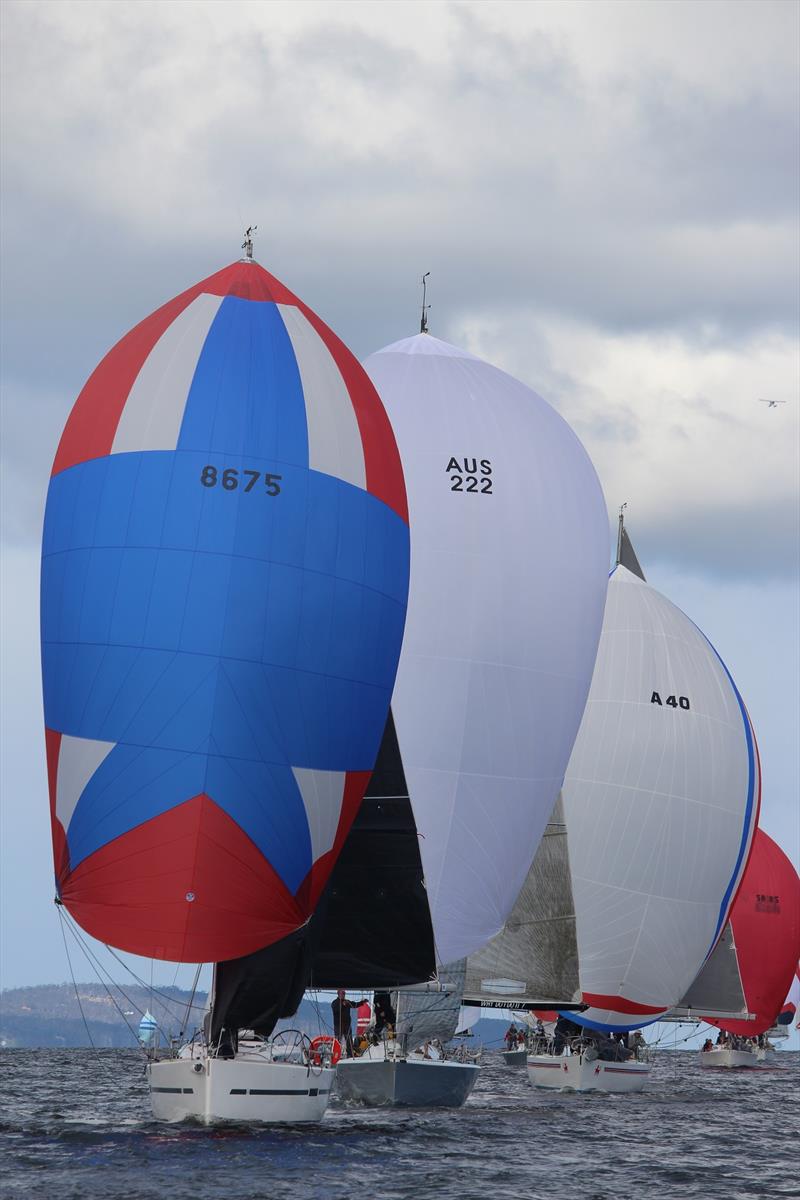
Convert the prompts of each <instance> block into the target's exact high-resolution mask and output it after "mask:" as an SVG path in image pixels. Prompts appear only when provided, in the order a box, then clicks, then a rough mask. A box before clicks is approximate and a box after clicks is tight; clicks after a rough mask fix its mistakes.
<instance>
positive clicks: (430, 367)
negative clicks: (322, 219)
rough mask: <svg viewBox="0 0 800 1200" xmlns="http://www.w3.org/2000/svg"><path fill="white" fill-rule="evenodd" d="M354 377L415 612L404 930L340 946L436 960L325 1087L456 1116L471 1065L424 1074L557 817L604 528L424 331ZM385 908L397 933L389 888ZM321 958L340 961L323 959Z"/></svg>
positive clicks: (472, 371)
mask: <svg viewBox="0 0 800 1200" xmlns="http://www.w3.org/2000/svg"><path fill="white" fill-rule="evenodd" d="M364 365H365V368H366V370H367V373H368V374H369V376H370V378H371V379H372V381H373V383H374V384H375V386H376V388H377V390H378V392H379V394H380V396H381V399H382V401H383V404H384V406H385V408H386V411H387V413H388V415H389V419H390V421H391V424H392V429H393V431H394V434H395V437H396V439H397V444H398V448H399V452H400V457H401V460H402V464H403V473H404V477H405V481H406V488H407V492H408V502H409V519H410V526H411V530H412V542H411V577H410V588H409V603H408V613H407V618H406V630H405V636H404V640H403V648H402V652H401V658H400V664H399V667H398V674H397V680H396V683H395V688H394V692H393V695H392V704H391V714H392V730H391V736H392V738H393V746H392V752H393V755H394V756H395V768H396V769H395V773H394V779H395V783H394V785H393V786H394V787H395V789H399V790H394V791H391V790H390V791H388V792H386V793H385V795H386V803H387V804H394V803H397V802H398V801H396V800H395V799H394V797H396V796H401V797H402V801H401V802H402V803H404V804H407V808H406V809H405V812H406V814H407V816H408V817H409V819H410V822H411V828H412V829H413V838H414V841H415V843H416V847H417V851H416V852H417V853H418V855H419V860H418V868H417V869H418V874H417V875H416V876H413V877H412V876H410V877H409V890H410V896H411V901H410V902H411V905H412V911H413V920H410V921H407V922H406V933H405V935H404V936H401V937H399V938H398V937H395V936H393V934H392V932H391V929H392V925H391V923H390V924H389V925H388V926H385V927H383V928H382V927H381V925H377V927H376V925H375V923H372V922H371V921H370V917H371V914H370V913H369V912H367V913H364V912H361V913H360V914H359V930H358V933H357V934H356V932H355V930H353V929H352V928H351V930H350V934H349V936H350V940H351V941H352V940H356V939H357V940H358V941H361V939H362V936H363V938H364V940H365V942H366V944H367V945H368V946H369V948H370V953H371V954H373V955H374V958H373V962H374V971H375V975H376V976H377V974H378V970H379V969H380V970H381V973H382V978H385V977H386V975H387V974H391V970H388V971H384V970H383V964H388V966H389V968H391V960H392V957H393V956H394V955H395V953H396V954H397V955H398V956H400V958H401V959H402V958H403V957H404V956H406V955H407V952H408V946H409V944H410V943H411V944H418V945H419V946H420V947H424V946H430V947H432V949H433V953H434V963H433V969H432V971H431V972H430V973H429V974H428V975H419V976H418V982H417V984H416V985H413V984H412V986H411V990H409V991H408V992H405V993H403V992H401V993H400V995H399V997H398V1026H397V1034H398V1037H397V1039H396V1041H395V1042H393V1043H390V1044H387V1045H381V1046H377V1047H374V1048H373V1050H372V1051H371V1052H370V1053H369V1054H368V1055H364V1056H362V1057H360V1058H353V1059H347V1060H344V1059H343V1060H342V1061H341V1062H340V1064H339V1067H338V1076H337V1080H338V1082H337V1086H338V1088H339V1090H340V1091H341V1093H342V1094H343V1095H345V1096H347V1097H348V1098H351V1099H353V1100H360V1101H361V1102H365V1103H371V1104H376V1103H387V1104H392V1103H408V1104H412V1103H420V1104H434V1103H444V1104H453V1103H462V1102H463V1099H464V1098H465V1097H466V1095H467V1093H468V1090H469V1088H470V1087H471V1086H472V1084H473V1083H474V1080H475V1078H476V1077H477V1068H476V1067H475V1065H474V1064H472V1063H461V1064H454V1065H453V1066H452V1067H451V1066H450V1065H448V1062H449V1060H447V1059H442V1058H441V1057H440V1058H438V1059H434V1058H433V1057H431V1044H432V1042H434V1041H439V1042H441V1043H444V1042H446V1041H447V1039H448V1038H450V1037H452V1035H453V1033H454V1032H455V1028H456V1025H457V1023H458V1018H459V1011H460V1005H461V995H460V992H461V986H462V985H461V983H460V980H461V979H462V978H463V977H464V970H465V966H464V960H465V959H467V957H468V956H469V955H470V954H472V953H473V952H474V951H476V950H477V949H479V947H480V946H482V945H483V944H485V943H486V942H488V941H490V940H491V938H493V937H494V936H495V935H496V934H497V933H498V932H499V931H500V930H501V929H502V927H503V925H504V923H505V921H506V918H507V917H508V914H509V912H510V910H511V908H512V906H513V904H514V901H515V899H516V897H517V895H518V893H519V891H520V889H521V887H522V884H523V882H524V880H525V877H526V875H527V873H528V870H529V868H530V865H531V862H532V860H533V857H534V854H535V852H536V849H537V846H538V843H539V840H540V838H541V835H542V833H543V831H544V829H545V826H546V824H547V822H548V819H549V817H550V814H551V812H552V808H553V804H554V802H555V799H556V796H557V794H558V789H559V786H560V784H561V780H562V778H563V774H564V769H565V767H566V763H567V760H568V757H569V752H570V749H571V746H572V742H573V739H574V737H575V733H576V731H577V728H578V724H579V722H580V717H581V713H582V711H583V707H584V704H585V700H586V695H587V693H588V688H589V682H590V679H591V672H592V666H593V663H594V658H595V654H596V648H597V639H598V637H599V633H600V627H601V623H602V614H603V605H604V600H605V591H606V587H607V558H606V554H607V546H608V526H607V517H606V510H605V503H604V500H603V496H602V492H601V489H600V485H599V482H598V480H597V476H596V474H595V472H594V468H593V467H592V465H591V463H590V461H589V458H588V456H587V455H586V453H585V451H584V449H583V447H582V446H581V444H580V442H579V441H578V439H577V438H576V436H575V435H574V433H573V432H572V430H571V429H570V428H569V427H568V426H567V424H566V423H565V422H564V421H563V420H562V418H561V417H559V416H558V414H557V413H556V412H555V411H554V410H553V409H552V408H551V407H550V406H549V405H548V404H546V403H545V401H543V400H542V399H541V398H540V397H539V396H537V395H536V394H535V393H534V392H532V391H531V390H530V389H529V388H527V387H525V386H524V385H523V384H522V383H520V382H518V381H517V380H515V379H513V378H511V377H510V376H509V375H507V374H506V373H505V372H503V371H500V370H498V369H497V368H496V367H493V366H491V365H490V364H489V363H486V362H484V361H482V360H481V359H479V358H477V357H475V356H474V355H472V354H470V353H468V352H467V351H465V350H462V349H460V348H458V347H456V346H453V345H450V344H449V343H446V342H444V341H442V340H440V339H438V338H436V337H434V336H433V335H432V334H430V333H428V332H427V331H425V329H424V321H423V329H422V330H421V331H420V333H419V334H417V335H416V336H413V337H410V338H407V339H404V340H402V341H399V342H396V343H393V344H392V345H390V346H387V347H385V349H383V350H381V351H378V352H377V353H376V354H373V355H371V356H370V357H369V358H368V359H367V360H366V362H365V364H364ZM374 803H375V804H380V803H381V801H380V798H379V797H377V796H376V797H375V800H374ZM344 869H345V864H344V861H343V862H342V873H344ZM376 874H377V877H378V879H379V878H380V872H377V873H376ZM362 878H363V876H362ZM331 886H332V889H334V890H335V889H336V888H337V886H338V882H337V877H334V879H333V880H332V885H331ZM392 905H393V906H394V907H395V908H396V909H398V910H399V911H398V913H397V914H396V916H397V918H398V920H400V921H403V920H404V917H405V898H404V894H403V893H402V892H397V893H395V894H394V896H392V897H390V900H389V906H390V907H391V906H392ZM385 907H386V906H382V910H381V911H382V912H384V913H385ZM420 908H421V909H422V910H423V911H422V912H420ZM365 920H366V926H367V930H366V932H365V931H364V926H365ZM370 928H372V929H374V930H375V932H374V934H373V933H370V932H369V930H370ZM340 930H341V933H342V934H343V936H344V942H345V944H342V940H340V941H339V944H338V957H339V961H341V964H342V965H341V976H340V978H341V985H342V986H348V987H361V986H364V985H365V984H366V983H368V970H369V966H368V964H365V965H366V967H367V974H366V975H365V974H356V973H355V972H353V973H349V972H348V971H347V969H346V967H347V965H348V964H347V962H346V958H347V957H348V951H347V946H346V939H347V929H346V926H344V923H342V926H340ZM329 954H330V958H329V962H330V961H332V962H335V961H336V959H337V949H336V947H334V946H330V947H329ZM350 965H351V966H353V967H355V966H356V964H352V963H351V964H350ZM431 974H432V975H433V976H434V977H433V978H431V977H430V976H431ZM315 978H316V973H315ZM375 986H377V980H376V982H375ZM412 1077H415V1078H416V1079H418V1080H419V1081H420V1082H419V1084H416V1083H414V1082H412ZM457 1080H460V1081H461V1082H457Z"/></svg>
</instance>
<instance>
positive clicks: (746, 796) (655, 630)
mask: <svg viewBox="0 0 800 1200" xmlns="http://www.w3.org/2000/svg"><path fill="white" fill-rule="evenodd" d="M631 552H632V547H631ZM563 799H564V811H565V814H566V822H567V829H568V832H569V851H570V864H571V870H572V888H573V893H574V897H575V912H576V919H577V932H578V952H579V960H580V979H581V991H582V994H583V1000H584V1001H585V1002H586V1003H587V1004H588V1005H589V1006H590V1008H589V1010H588V1011H587V1012H586V1013H583V1014H581V1015H579V1016H577V1017H576V1018H575V1019H576V1020H578V1021H582V1022H584V1023H585V1024H587V1025H592V1026H595V1027H597V1028H601V1029H631V1028H634V1027H638V1026H641V1025H646V1024H648V1023H649V1022H651V1021H654V1020H657V1019H658V1017H659V1016H660V1015H662V1014H663V1013H664V1012H666V1011H667V1010H669V1009H671V1008H672V1007H673V1006H674V1005H675V1004H677V1003H678V1002H679V1000H680V998H681V997H682V996H683V995H684V993H685V992H686V990H687V988H688V987H689V985H690V983H691V982H692V980H693V979H694V978H695V977H696V975H697V973H698V970H699V968H700V966H701V965H702V963H703V962H704V960H705V959H706V957H707V956H708V954H709V953H710V951H711V950H712V949H713V947H714V945H715V943H716V941H717V939H718V937H719V935H720V933H721V932H722V930H723V928H724V926H725V922H726V920H727V918H728V913H729V911H730V907H731V903H732V901H733V898H734V896H735V894H736V891H737V888H738V886H739V882H740V880H741V878H742V874H743V872H744V868H745V865H746V863H747V858H748V854H749V851H750V844H751V840H752V836H753V830H754V829H755V825H756V821H757V817H758V808H759V800H760V770H759V763H758V751H757V747H756V742H755V737H754V735H753V730H752V728H751V725H750V718H749V716H748V714H747V711H746V709H745V706H744V704H743V702H742V699H741V697H740V695H739V693H738V691H737V690H736V686H735V684H734V683H733V680H732V679H731V676H730V674H729V672H728V670H727V668H726V667H725V664H724V663H723V662H722V660H721V659H720V657H719V655H718V654H717V653H716V651H715V650H714V648H713V647H712V646H711V645H710V643H709V642H708V641H707V640H706V638H705V637H704V636H703V634H702V633H701V632H700V630H699V629H698V628H697V627H696V626H695V625H694V624H693V623H692V622H691V621H690V620H689V619H688V617H686V616H685V615H684V614H683V613H682V612H681V611H680V610H679V609H678V608H676V607H675V605H673V604H671V603H670V601H669V600H667V599H666V598H665V597H664V596H662V595H661V594H660V593H658V592H657V591H656V590H655V589H654V588H652V587H650V586H649V585H648V584H647V583H645V581H644V579H643V576H642V574H641V568H640V569H639V573H638V574H634V573H633V571H631V570H629V569H628V567H626V566H623V565H622V564H619V565H618V566H617V567H616V569H615V570H614V572H613V573H612V576H611V580H610V582H609V588H608V599H607V603H606V612H605V618H604V622H603V633H602V637H601V639H600V647H599V650H598V655H597V663H596V666H595V671H594V676H593V679H592V687H591V691H590V693H589V700H588V703H587V705H586V712H585V714H584V717H583V721H582V723H581V727H580V730H579V732H578V736H577V739H576V742H575V747H574V749H573V751H572V755H571V757H570V761H569V766H568V768H567V772H566V776H565V779H564V787H563ZM737 941H738V939H737Z"/></svg>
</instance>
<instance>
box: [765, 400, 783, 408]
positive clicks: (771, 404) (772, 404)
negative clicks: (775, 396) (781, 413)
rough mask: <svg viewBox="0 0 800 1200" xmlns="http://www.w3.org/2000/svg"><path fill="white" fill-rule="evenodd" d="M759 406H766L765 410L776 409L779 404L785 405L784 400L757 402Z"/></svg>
mask: <svg viewBox="0 0 800 1200" xmlns="http://www.w3.org/2000/svg"><path fill="white" fill-rule="evenodd" d="M758 403H759V404H766V406H767V408H777V407H778V405H779V404H785V403H786V401H785V400H759V402H758Z"/></svg>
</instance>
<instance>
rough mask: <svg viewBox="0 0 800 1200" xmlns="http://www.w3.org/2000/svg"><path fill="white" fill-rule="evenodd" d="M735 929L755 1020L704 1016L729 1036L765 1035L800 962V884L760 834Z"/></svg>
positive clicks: (736, 907)
mask: <svg viewBox="0 0 800 1200" xmlns="http://www.w3.org/2000/svg"><path fill="white" fill-rule="evenodd" d="M730 923H731V928H732V930H733V936H734V938H735V942H736V957H737V960H738V964H739V971H740V973H741V977H742V983H743V986H744V994H745V999H746V1001H747V1010H748V1012H749V1013H750V1014H751V1015H752V1017H753V1019H752V1020H748V1021H735V1020H730V1019H728V1018H715V1017H712V1016H710V1015H706V1014H705V1013H702V1010H701V1012H699V1013H698V1014H697V1015H698V1016H700V1015H703V1019H704V1020H707V1021H708V1022H709V1023H710V1024H712V1025H716V1026H717V1027H718V1028H720V1029H725V1030H726V1031H727V1032H728V1033H735V1034H740V1035H742V1036H744V1037H753V1036H755V1035H757V1034H759V1033H764V1032H765V1031H766V1030H767V1029H769V1028H770V1027H771V1026H772V1025H773V1023H774V1022H775V1020H776V1018H777V1017H778V1014H779V1013H780V1011H781V1005H782V1003H783V1001H784V997H785V996H786V995H787V992H788V991H789V989H790V987H791V983H792V978H793V976H794V973H795V970H796V967H797V960H798V957H800V879H798V876H797V872H796V871H795V869H794V867H793V866H792V864H791V862H790V861H789V859H788V858H787V857H786V855H785V854H784V852H783V850H781V848H780V846H779V845H777V843H776V842H774V841H773V840H772V838H771V837H769V836H768V834H766V833H764V830H763V829H757V830H756V834H755V837H754V839H753V849H752V853H751V855H750V861H749V862H748V864H747V870H746V871H745V874H744V879H743V880H742V886H741V888H740V889H739V893H738V895H737V897H736V900H735V902H734V905H733V908H732V909H731V917H730Z"/></svg>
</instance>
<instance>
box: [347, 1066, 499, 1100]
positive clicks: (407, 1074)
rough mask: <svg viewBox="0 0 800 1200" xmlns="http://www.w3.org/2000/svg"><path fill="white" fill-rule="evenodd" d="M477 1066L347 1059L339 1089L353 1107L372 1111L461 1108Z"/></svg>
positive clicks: (476, 1076)
mask: <svg viewBox="0 0 800 1200" xmlns="http://www.w3.org/2000/svg"><path fill="white" fill-rule="evenodd" d="M479 1071H480V1067H479V1066H478V1064H477V1063H462V1062H452V1061H449V1060H441V1059H440V1060H430V1059H425V1058H422V1057H416V1056H413V1055H412V1056H409V1057H408V1058H401V1057H398V1058H369V1057H366V1056H365V1057H364V1058H347V1059H342V1061H341V1062H340V1063H339V1065H338V1067H337V1068H336V1088H337V1091H338V1093H339V1095H340V1096H341V1098H342V1099H343V1100H345V1101H347V1102H348V1103H351V1104H365V1105H367V1106H368V1107H370V1108H380V1107H384V1106H391V1107H396V1108H460V1107H461V1105H462V1104H463V1103H464V1101H465V1100H466V1099H467V1097H468V1096H469V1094H470V1092H471V1091H472V1089H473V1088H474V1086H475V1083H476V1081H477V1078H478V1073H479Z"/></svg>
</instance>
